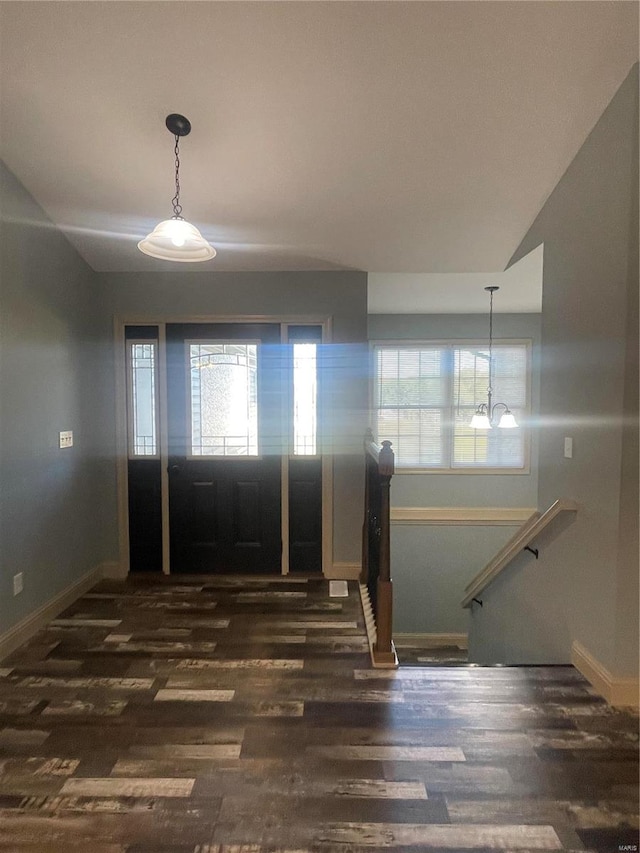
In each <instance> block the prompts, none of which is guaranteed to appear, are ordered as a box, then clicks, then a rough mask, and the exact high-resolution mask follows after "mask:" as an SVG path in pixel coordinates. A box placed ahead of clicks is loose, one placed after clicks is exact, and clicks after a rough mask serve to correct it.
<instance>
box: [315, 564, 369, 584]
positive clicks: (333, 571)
mask: <svg viewBox="0 0 640 853" xmlns="http://www.w3.org/2000/svg"><path fill="white" fill-rule="evenodd" d="M361 571H362V566H361V565H360V563H334V564H333V565H332V566H331V568H330V569H329V570H328V571H326V572H325V573H324V576H325V578H327V579H328V580H345V581H357V580H358V578H359V577H360V572H361Z"/></svg>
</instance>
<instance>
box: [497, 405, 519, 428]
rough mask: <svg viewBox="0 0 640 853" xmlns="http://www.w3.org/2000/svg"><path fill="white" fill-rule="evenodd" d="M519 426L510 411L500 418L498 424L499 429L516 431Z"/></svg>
mask: <svg viewBox="0 0 640 853" xmlns="http://www.w3.org/2000/svg"><path fill="white" fill-rule="evenodd" d="M517 426H518V424H517V422H516V419H515V418H514V416H513V415H512V414H511V412H510V411H508V410H507V411H506V412H505V413H504V415H503V416H502V417H501V418H500V421H499V423H498V427H499V429H516V427H517Z"/></svg>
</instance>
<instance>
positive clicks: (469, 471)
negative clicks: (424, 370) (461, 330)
mask: <svg viewBox="0 0 640 853" xmlns="http://www.w3.org/2000/svg"><path fill="white" fill-rule="evenodd" d="M487 345H488V340H487V339H486V338H433V339H431V338H429V339H425V338H422V339H416V338H410V339H395V338H394V339H391V338H389V339H385V338H382V339H381V338H376V339H375V340H370V341H369V377H370V381H369V411H370V418H369V420H370V426H371V429H372V431H373V433H374V435H375V434H376V429H375V427H376V421H377V416H376V413H377V406H376V399H375V397H376V379H377V372H376V350H377V349H379V348H382V347H388V348H401V347H404V348H407V349H411V348H412V347H425V348H427V347H438V346H442V347H444V346H446V347H449V348H450V349H451V350H453V349H454V348H456V347H457V348H466V347H479V346H487ZM493 345H494V347H495V346H514V345H515V346H524V347H525V352H526V387H525V407H526V414H527V422H525V424H523V426H522V432H523V445H524V446H523V466H522V468H495V467H492V468H489V467H486V468H482V467H478V466H474V467H469V468H453V467H449V466H441V467H427V466H422V467H415V466H413V467H406V468H405V467H404V466H403V465H402V464H401V463H400V462H398V461H397V460H396V469H395V470H396V474H422V475H423V476H424V475H428V476H430V475H432V474H435V475H436V476H440V475H445V476H451V475H454V476H455V475H457V474H462V475H464V476H467V475H471V476H474V477H477V476H496V475H501V474H506V475H509V476H520V475H529V474H530V473H531V428H530V426H529V423H528V422H529V420H530V418H531V413H532V411H531V394H532V385H533V376H532V369H533V338H495V337H494V339H493ZM448 408H449V409H450V410H452V407H451V406H449V407H448ZM376 438H377V436H376ZM452 438H453V434H452V432H451V431H450V430H447V433H446V435H445V448H446V451H447V452H448V454H449V459H451V443H452ZM392 449H393V447H392Z"/></svg>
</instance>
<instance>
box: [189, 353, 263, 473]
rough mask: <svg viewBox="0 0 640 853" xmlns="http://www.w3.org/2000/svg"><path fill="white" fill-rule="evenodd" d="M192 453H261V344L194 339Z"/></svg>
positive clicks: (253, 454) (192, 365) (191, 356)
mask: <svg viewBox="0 0 640 853" xmlns="http://www.w3.org/2000/svg"><path fill="white" fill-rule="evenodd" d="M189 358H190V388H191V455H192V456H257V455H258V346H257V344H248V343H234V342H227V343H221V342H209V343H197V344H190V346H189Z"/></svg>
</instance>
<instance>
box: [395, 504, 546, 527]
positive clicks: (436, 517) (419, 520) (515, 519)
mask: <svg viewBox="0 0 640 853" xmlns="http://www.w3.org/2000/svg"><path fill="white" fill-rule="evenodd" d="M534 513H535V509H534V508H532V507H495V506H466V507H458V506H395V507H391V524H393V525H400V524H443V525H455V524H465V525H473V524H486V525H517V526H520V525H521V524H523V523H524V522H525V521H528V520H529V519H530V518H531V517H532V515H533V514H534Z"/></svg>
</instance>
